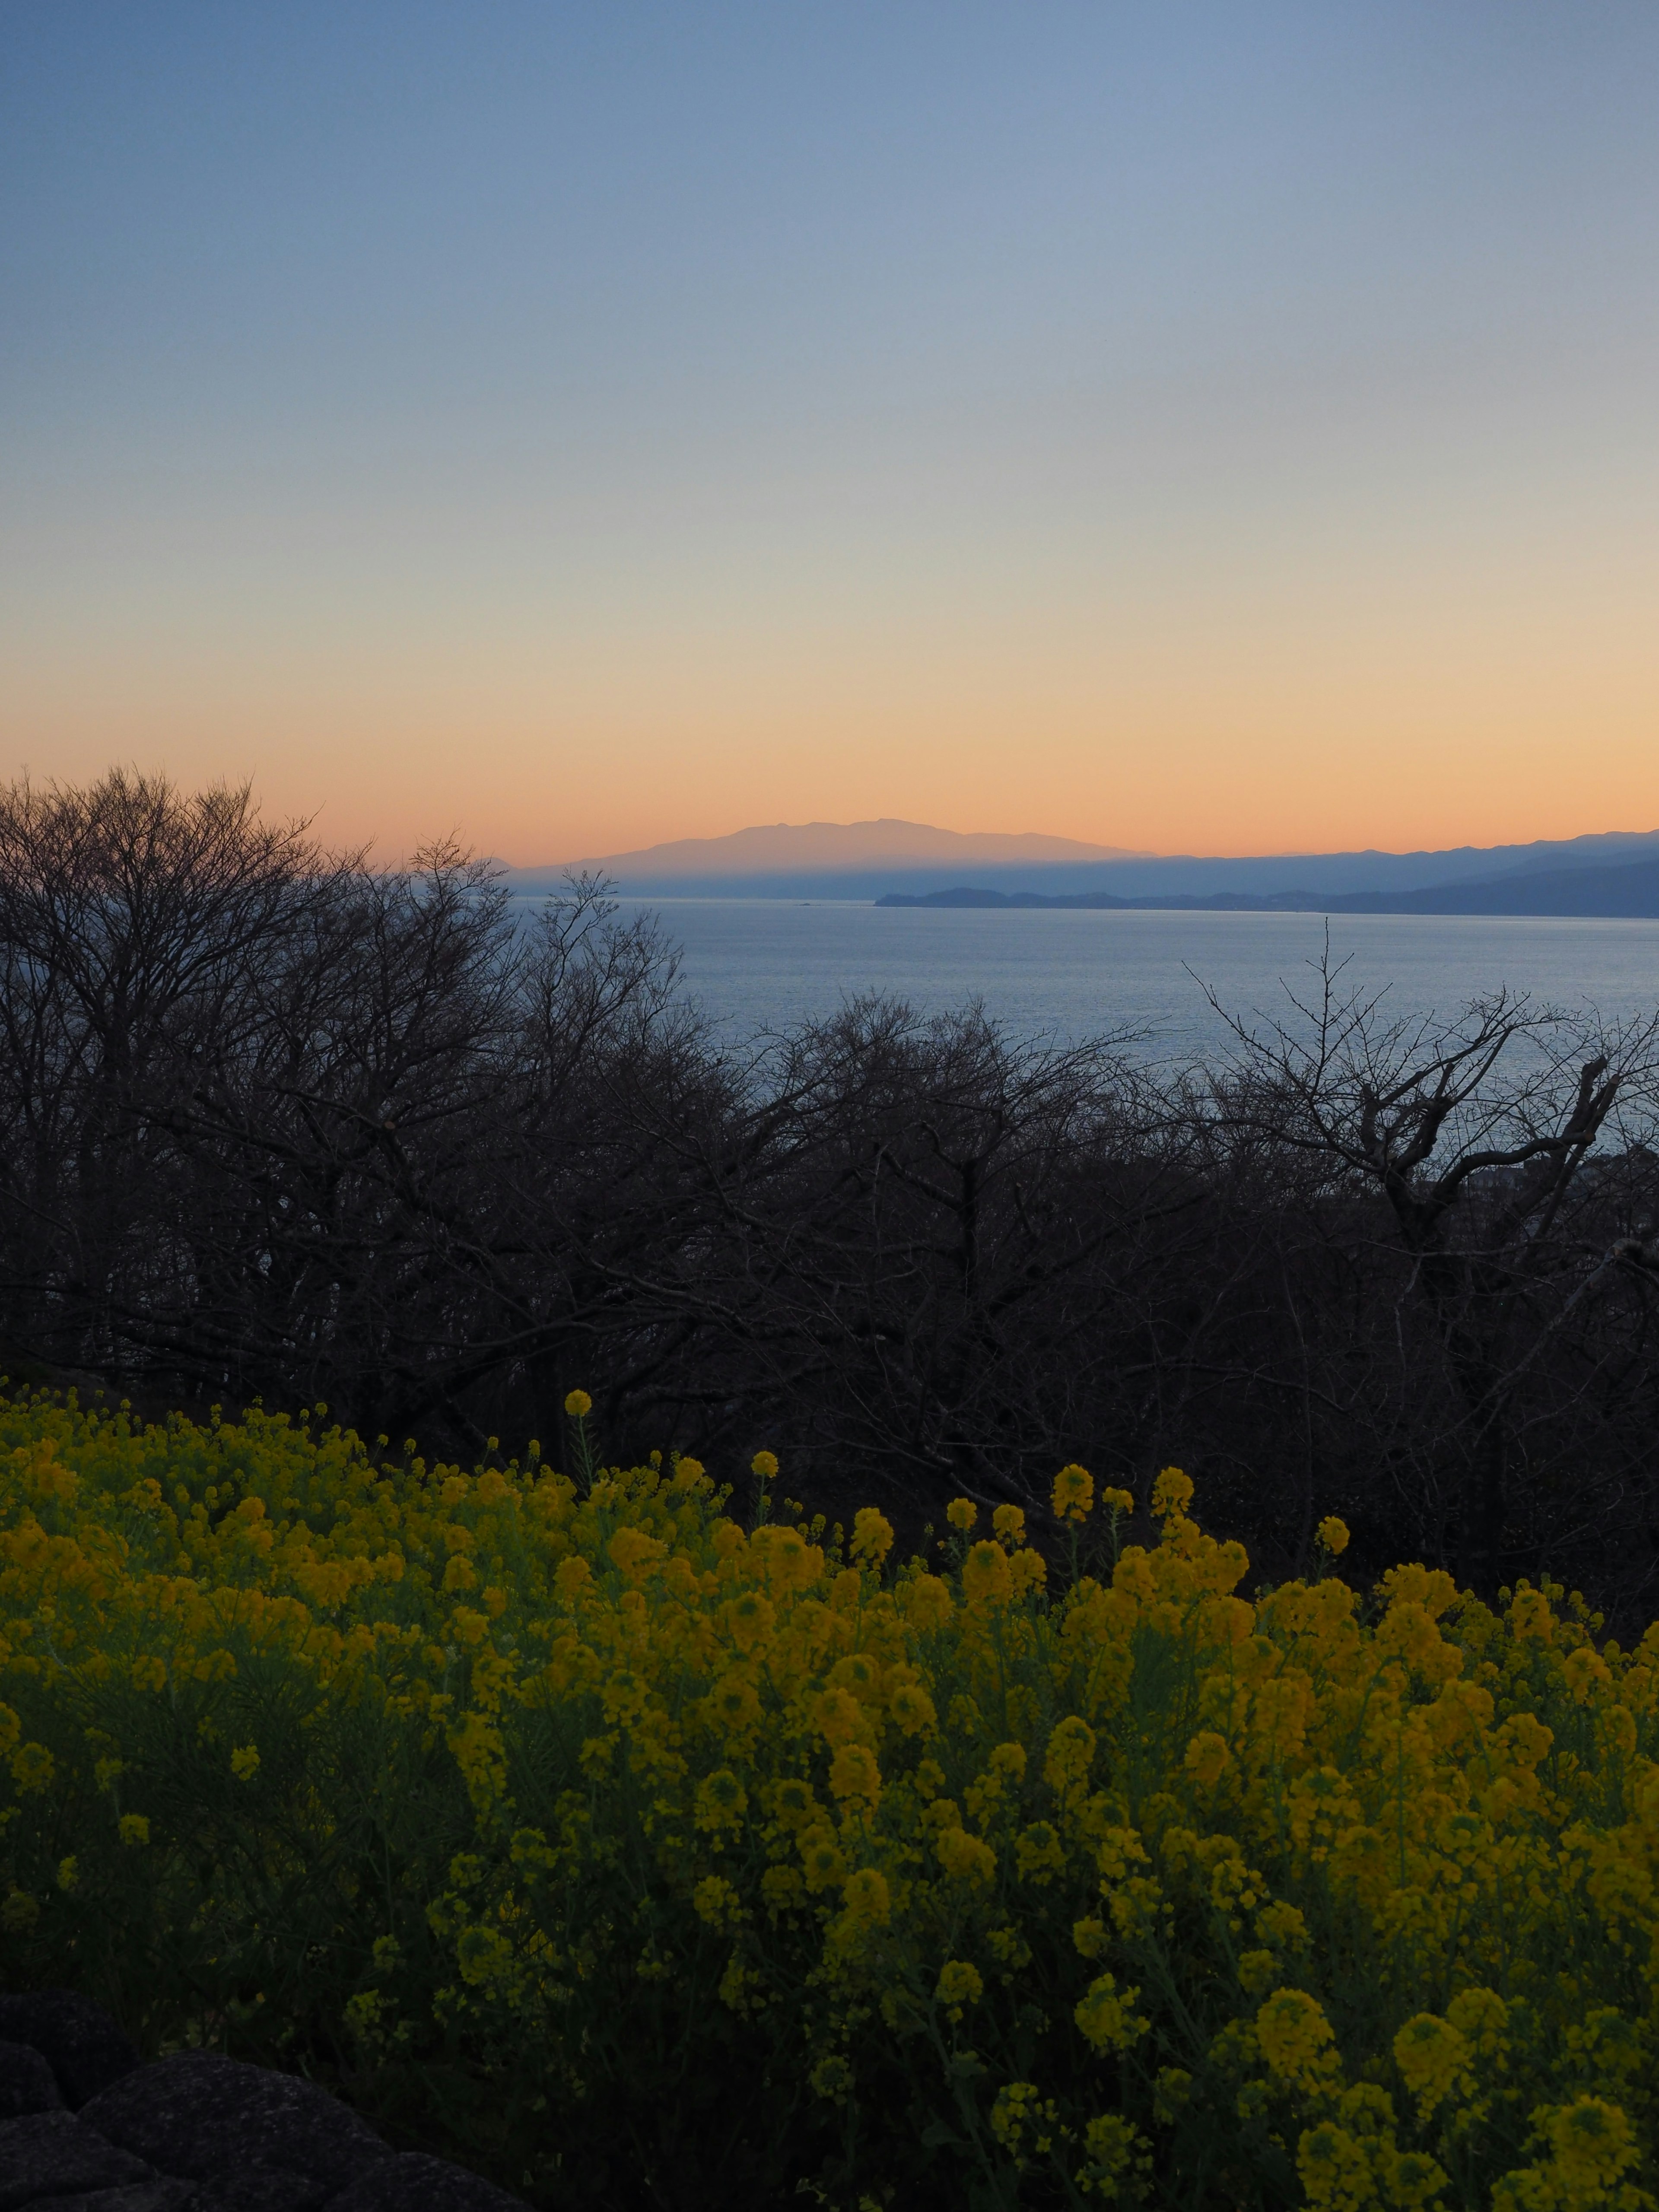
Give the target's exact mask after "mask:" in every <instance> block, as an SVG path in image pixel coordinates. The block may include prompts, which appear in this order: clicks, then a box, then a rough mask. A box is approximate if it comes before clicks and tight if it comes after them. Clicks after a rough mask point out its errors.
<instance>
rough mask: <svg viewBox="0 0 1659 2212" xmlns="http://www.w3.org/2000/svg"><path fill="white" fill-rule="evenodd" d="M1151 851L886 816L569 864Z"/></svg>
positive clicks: (1035, 857) (661, 871)
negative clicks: (936, 826) (947, 826)
mask: <svg viewBox="0 0 1659 2212" xmlns="http://www.w3.org/2000/svg"><path fill="white" fill-rule="evenodd" d="M1151 857H1152V856H1151V855H1150V854H1145V853H1139V852H1137V851H1135V850H1134V849H1133V848H1131V847H1129V846H1127V845H1089V844H1085V843H1083V842H1081V841H1080V840H1079V839H1078V838H1076V837H1045V836H1040V835H1038V834H1036V832H1030V833H1026V834H1024V835H1020V836H1008V835H1006V834H1004V833H1003V832H1001V831H998V830H960V829H934V828H933V826H932V825H931V824H930V823H926V822H901V821H897V820H896V819H894V818H893V817H890V816H883V817H881V819H879V820H878V821H874V822H799V823H795V822H774V823H769V824H767V825H766V826H764V827H763V828H757V829H734V830H732V832H731V834H730V835H729V836H725V837H678V838H675V839H674V840H673V841H672V842H670V843H668V844H665V845H647V846H646V847H644V848H642V849H641V851H639V852H637V853H606V854H600V855H599V856H598V857H596V858H593V859H590V860H581V861H575V862H572V863H570V864H569V865H571V866H578V867H588V868H599V869H602V870H603V871H604V872H605V874H607V875H615V876H628V875H633V874H643V875H650V876H745V875H757V876H760V875H778V874H783V873H789V872H793V871H794V870H796V869H811V870H813V871H815V872H817V871H822V870H823V869H825V868H831V869H840V868H863V867H868V866H870V865H871V864H872V862H875V863H877V864H878V865H885V866H892V865H893V864H894V863H901V864H902V863H903V862H905V861H913V862H914V861H920V862H922V863H924V864H926V865H927V866H932V867H937V866H939V865H940V863H942V862H943V863H945V864H946V865H951V864H956V863H960V862H962V861H964V860H983V861H991V862H994V863H998V864H1000V865H1002V866H1007V865H1009V864H1011V863H1012V864H1016V865H1017V864H1018V863H1019V862H1021V861H1026V862H1031V861H1035V862H1036V863H1037V864H1038V865H1039V866H1042V865H1045V864H1046V865H1048V866H1054V864H1055V863H1056V862H1060V861H1068V860H1069V861H1078V860H1146V859H1150V858H1151ZM518 872H519V873H520V874H523V873H527V872H530V871H526V870H520V871H518Z"/></svg>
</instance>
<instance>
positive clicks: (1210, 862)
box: [505, 817, 1659, 913]
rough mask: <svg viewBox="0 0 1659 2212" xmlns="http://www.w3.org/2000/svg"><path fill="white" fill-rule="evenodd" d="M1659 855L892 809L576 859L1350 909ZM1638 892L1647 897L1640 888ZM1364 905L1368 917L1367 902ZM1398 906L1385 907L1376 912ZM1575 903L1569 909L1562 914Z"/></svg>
mask: <svg viewBox="0 0 1659 2212" xmlns="http://www.w3.org/2000/svg"><path fill="white" fill-rule="evenodd" d="M1644 859H1647V860H1659V831H1655V830H1650V831H1644V832H1635V831H1628V830H1610V831H1606V832H1601V833H1598V834H1596V835H1594V836H1582V837H1570V838H1541V839H1539V840H1538V841H1537V842H1534V843H1533V844H1530V845H1490V846H1478V845H1463V846H1459V847H1457V848H1455V849H1454V850H1451V851H1443V852H1413V853H1384V852H1378V851H1376V850H1375V849H1372V850H1369V851H1364V852H1347V853H1302V854H1279V855H1277V856H1274V855H1273V854H1255V855H1251V856H1247V857H1237V858H1226V859H1218V858H1213V857H1212V858H1207V859H1206V858H1205V857H1203V856H1201V855H1197V854H1151V853H1139V854H1137V853H1131V852H1128V851H1127V850H1125V849H1124V848H1121V847H1117V846H1111V845H1091V844H1085V843H1084V842H1081V841H1080V840H1078V839H1076V838H1070V837H1049V836H1041V835H1038V834H1036V833H1030V834H1026V835H1022V836H1003V835H1000V834H997V833H994V832H980V833H977V834H969V833H964V832H962V831H959V830H953V829H936V828H934V827H933V826H932V825H931V824H929V823H922V822H902V821H896V820H893V819H891V818H889V817H884V818H883V819H881V820H879V821H873V822H806V823H773V824H771V825H770V826H769V827H764V828H754V829H738V830H735V831H733V832H732V835H731V836H726V837H682V838H678V839H677V840H675V841H673V842H670V843H667V844H663V845H652V846H647V847H646V848H644V849H643V850H642V851H640V852H636V853H611V854H598V855H595V856H594V857H592V859H588V860H579V861H573V862H570V863H568V864H567V866H568V867H572V868H585V869H588V870H591V871H592V872H595V873H597V874H599V875H603V876H605V877H608V878H610V879H611V882H612V883H613V884H615V885H616V887H617V890H621V891H623V892H627V893H629V894H632V895H635V896H646V897H661V898H774V899H801V898H808V899H821V898H827V899H855V900H860V901H869V900H876V899H879V898H881V897H882V896H884V894H904V895H907V896H912V897H915V896H932V895H933V894H935V893H943V892H951V893H956V892H958V891H961V890H963V889H964V887H970V886H971V887H976V888H979V889H982V890H985V891H986V892H987V894H990V895H991V896H989V897H988V898H987V903H991V904H994V903H995V902H996V900H997V898H998V897H1005V898H1006V897H1016V898H1021V899H1023V898H1024V896H1026V895H1027V894H1030V896H1032V897H1034V898H1037V899H1042V898H1045V897H1056V896H1086V899H1087V900H1088V902H1091V903H1097V904H1102V905H1112V904H1114V903H1116V902H1127V903H1131V904H1139V903H1143V902H1144V903H1149V904H1152V905H1154V906H1169V905H1176V906H1182V905H1188V904H1192V903H1194V902H1201V903H1211V902H1213V903H1215V904H1217V905H1219V906H1225V905H1228V904H1241V905H1243V906H1247V907H1248V906H1254V905H1266V906H1268V907H1272V906H1275V905H1288V906H1289V907H1290V908H1316V909H1319V910H1322V911H1323V910H1329V911H1333V912H1340V911H1342V910H1343V908H1344V903H1345V902H1368V901H1372V900H1383V901H1394V900H1401V899H1407V898H1409V897H1411V896H1415V895H1417V894H1419V893H1431V894H1433V895H1434V897H1435V898H1436V899H1437V900H1440V899H1443V898H1450V897H1453V896H1459V897H1462V896H1468V898H1470V899H1473V898H1474V896H1475V893H1476V887H1477V886H1480V885H1482V884H1493V883H1497V882H1500V881H1503V882H1509V881H1510V879H1512V878H1516V877H1517V876H1522V875H1525V876H1528V877H1530V878H1540V877H1542V876H1546V875H1551V876H1553V875H1564V876H1565V875H1572V876H1577V875H1578V874H1580V873H1583V874H1585V875H1592V874H1594V875H1599V874H1601V872H1602V871H1604V870H1607V869H1616V868H1618V867H1620V866H1635V865H1637V864H1638V863H1639V862H1640V861H1642V860H1644ZM567 866H544V867H536V868H509V869H507V871H506V872H505V874H506V879H507V884H508V885H509V887H510V888H511V889H512V890H514V891H517V892H519V893H521V894H523V895H524V896H531V897H533V896H539V895H541V894H543V893H545V892H548V891H552V890H556V889H557V888H558V886H559V884H560V883H561V882H562V879H563V877H564V875H565V873H566V872H567ZM1604 895H1605V896H1607V897H1611V896H1613V890H1612V889H1611V887H1606V888H1605V890H1604V892H1602V893H1592V892H1590V891H1589V890H1588V889H1587V888H1585V887H1578V886H1575V885H1571V884H1569V885H1567V886H1565V888H1558V889H1557V890H1551V889H1550V888H1549V887H1548V886H1539V885H1537V884H1534V890H1533V891H1532V892H1531V893H1530V894H1529V895H1528V896H1530V897H1533V898H1535V899H1540V900H1541V899H1546V898H1548V897H1551V896H1561V897H1565V898H1566V899H1567V900H1568V901H1569V902H1570V903H1571V910H1572V911H1575V912H1577V911H1582V912H1589V913H1599V912H1601V910H1602V909H1601V907H1600V906H1598V905H1595V904H1594V903H1592V904H1591V905H1589V906H1585V905H1584V904H1583V900H1584V899H1585V898H1586V897H1591V898H1592V899H1593V898H1595V897H1600V896H1604ZM1631 895H1632V896H1639V894H1636V893H1632V894H1631ZM1351 910H1352V911H1356V912H1363V911H1365V910H1366V908H1365V907H1364V905H1363V904H1359V905H1355V906H1353V907H1352V909H1351ZM1390 910H1391V909H1390V908H1389V906H1388V905H1386V904H1384V905H1382V906H1374V907H1371V908H1370V911H1373V912H1383V913H1387V912H1389V911H1390ZM1393 910H1395V911H1398V912H1401V913H1411V912H1413V911H1416V912H1425V913H1426V912H1431V911H1434V912H1448V913H1486V912H1491V913H1516V912H1522V911H1527V912H1534V911H1553V910H1554V909H1551V908H1541V907H1536V906H1532V905H1528V906H1527V907H1525V908H1522V907H1517V906H1516V905H1514V904H1512V903H1511V902H1510V896H1509V894H1508V893H1507V892H1505V893H1504V896H1503V899H1502V902H1501V903H1499V904H1498V905H1495V906H1492V907H1485V906H1481V905H1478V904H1470V905H1467V906H1444V905H1438V904H1437V905H1436V906H1434V907H1432V908H1430V907H1418V908H1413V907H1412V906H1410V905H1402V906H1399V907H1397V908H1394V909H1393ZM1562 910H1563V911H1565V910H1567V909H1565V908H1564V909H1562Z"/></svg>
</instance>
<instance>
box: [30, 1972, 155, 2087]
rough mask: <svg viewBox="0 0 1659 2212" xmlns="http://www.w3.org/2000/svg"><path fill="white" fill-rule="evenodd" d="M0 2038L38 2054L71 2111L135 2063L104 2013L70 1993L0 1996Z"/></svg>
mask: <svg viewBox="0 0 1659 2212" xmlns="http://www.w3.org/2000/svg"><path fill="white" fill-rule="evenodd" d="M0 2037H3V2038H4V2039H5V2040H6V2041H7V2042H9V2043H27V2044H29V2045H32V2046H33V2049H34V2050H36V2051H39V2052H40V2055H41V2057H43V2058H44V2059H45V2060H46V2063H47V2064H48V2065H49V2066H50V2067H51V2068H52V2072H53V2073H54V2074H55V2075H57V2076H58V2087H59V2088H60V2089H61V2090H62V2091H63V2093H64V2101H65V2102H66V2103H67V2104H70V2105H71V2106H81V2105H84V2104H85V2103H86V2101H87V2099H88V2097H95V2096H96V2095H97V2094H98V2092H99V2091H100V2089H104V2088H107V2087H108V2086H109V2084H110V2083H111V2082H112V2081H118V2080H119V2078H120V2076H121V2075H123V2074H130V2073H131V2071H132V2069H133V2068H134V2067H135V2066H136V2065H137V2063H138V2053H137V2051H135V2050H134V2049H133V2047H132V2045H131V2043H129V2042H128V2040H127V2039H126V2037H125V2035H123V2034H122V2033H121V2031H120V2029H119V2028H118V2027H117V2026H116V2025H115V2022H114V2021H112V2019H111V2018H110V2016H109V2015H108V2014H107V2013H106V2011H105V2010H104V2008H103V2007H102V2006H101V2005H95V2004H94V2002H92V1999H91V1998H90V1997H83V1996H79V1995H78V1994H77V1993H76V1991H75V1990H33V1991H32V1992H31V1993H30V1994H28V1995H27V1996H0Z"/></svg>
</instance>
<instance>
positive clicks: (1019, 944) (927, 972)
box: [622, 899, 1659, 1059]
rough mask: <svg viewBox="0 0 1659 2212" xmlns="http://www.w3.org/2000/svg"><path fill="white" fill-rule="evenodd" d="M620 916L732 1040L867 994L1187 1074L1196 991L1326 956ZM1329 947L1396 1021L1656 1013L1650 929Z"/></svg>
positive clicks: (1195, 1027)
mask: <svg viewBox="0 0 1659 2212" xmlns="http://www.w3.org/2000/svg"><path fill="white" fill-rule="evenodd" d="M622 907H623V912H624V914H633V913H635V912H639V911H641V910H651V911H654V912H655V913H656V914H658V915H660V917H661V919H662V921H663V923H664V925H665V927H666V929H667V931H668V933H670V935H671V937H673V938H674V939H677V940H678V943H679V944H680V945H681V946H682V948H683V951H684V967H683V973H684V979H685V982H686V985H687V987H688V988H689V990H690V994H691V995H692V996H693V998H695V999H696V1000H697V1002H698V1003H699V1005H700V1006H702V1009H703V1011H704V1012H706V1013H707V1015H708V1017H709V1018H710V1019H711V1020H712V1021H713V1023H714V1025H715V1026H716V1028H717V1029H718V1030H720V1033H721V1034H722V1035H723V1036H726V1037H728V1038H730V1039H731V1040H732V1041H733V1042H737V1041H739V1040H741V1039H742V1038H744V1037H746V1036H753V1035H755V1034H756V1033H757V1032H761V1031H764V1030H776V1029H781V1028H786V1027H787V1026H789V1025H790V1024H793V1023H795V1022H799V1021H801V1020H803V1019H806V1018H811V1017H813V1016H816V1015H822V1014H826V1013H829V1012H833V1011H834V1010H835V1008H836V1006H838V1005H839V1004H840V1003H841V1002H842V1000H844V999H848V998H852V997H854V996H856V995H858V994H860V993H864V992H881V993H884V994H890V995H892V996H895V997H900V998H903V999H906V1000H908V1001H909V1002H910V1004H911V1005H913V1006H915V1007H916V1008H917V1009H918V1010H921V1011H925V1012H942V1011H945V1010H946V1009H949V1008H952V1007H957V1006H963V1004H964V1003H965V1002H966V1001H968V1000H971V999H975V998H977V999H979V1000H982V1001H983V1003H984V1006H985V1008H986V1011H987V1012H988V1013H989V1014H991V1015H992V1016H993V1017H994V1018H996V1019H997V1020H998V1021H1000V1022H1001V1023H1003V1024H1006V1026H1007V1027H1008V1028H1009V1029H1010V1030H1012V1031H1013V1032H1014V1033H1015V1034H1016V1035H1018V1036H1023V1037H1032V1038H1035V1037H1042V1036H1048V1037H1053V1038H1054V1039H1055V1040H1057V1041H1073V1040H1076V1039H1079V1038H1083V1037H1088V1036H1099V1035H1101V1034H1103V1033H1104V1032H1107V1031H1111V1030H1135V1031H1138V1032H1141V1033H1143V1036H1144V1042H1142V1043H1141V1044H1140V1046H1139V1050H1140V1051H1142V1052H1144V1053H1146V1054H1149V1055H1151V1056H1152V1057H1156V1058H1159V1059H1163V1058H1166V1057H1167V1058H1170V1059H1185V1058H1187V1057H1188V1056H1197V1055H1200V1054H1204V1053H1206V1051H1207V1050H1209V1049H1210V1048H1212V1047H1213V1046H1214V1045H1215V1044H1216V1043H1217V1042H1219V1040H1220V1037H1221V1034H1222V1031H1221V1025H1220V1024H1219V1022H1218V1018H1217V1017H1216V1016H1215V1014H1214V1013H1213V1012H1212V1011H1211V1009H1210V1007H1209V1006H1207V1004H1206V1001H1205V997H1204V993H1203V990H1202V989H1201V987H1200V981H1201V982H1202V983H1208V984H1210V985H1211V986H1212V987H1213V988H1214V989H1215V991H1216V993H1217V994H1218V997H1219V998H1220V1000H1222V1002H1223V1004H1224V1005H1225V1006H1229V1007H1232V1008H1235V1009H1237V1010H1238V1011H1239V1012H1243V1013H1249V1012H1252V1011H1260V1012H1264V1013H1267V1014H1270V1015H1276V1014H1286V1013H1288V1012H1289V1011H1290V1008H1289V1002H1288V1000H1287V998H1286V989H1287V987H1288V988H1291V989H1295V990H1297V991H1299V992H1300V991H1303V990H1305V988H1306V987H1308V986H1309V985H1310V983H1311V981H1312V977H1311V975H1310V969H1309V963H1310V961H1317V959H1318V958H1319V957H1320V954H1321V952H1322V950H1323V946H1324V941H1325V924H1324V921H1323V919H1322V917H1321V916H1320V915H1304V914H1295V915H1277V914H1274V915H1266V914H1222V915H1217V914H1143V913H1129V914H1114V913H1109V912H1108V913H1093V914H1091V913H1063V912H1062V913H1042V912H1040V911H1039V912H1035V913H1034V912H1030V911H1025V912H1021V911H1018V910H1016V911H1014V912H1012V913H1008V912H1003V913H989V914H987V913H984V912H977V913H976V912H975V911H973V910H971V909H969V910H967V911H957V912H948V911H947V912H939V911H937V910H935V911H933V912H928V911H927V910H926V909H921V910H918V909H917V908H902V907H898V908H895V907H873V906H852V905H845V904H836V903H829V902H825V903H820V904H811V905H808V904H805V903H802V904H799V905H793V904H788V903H786V902H783V901H781V900H772V899H625V900H623V902H622ZM1330 932H1331V945H1332V950H1333V952H1334V954H1335V955H1336V956H1337V957H1339V958H1341V957H1346V958H1347V959H1348V960H1349V963H1350V964H1349V967H1348V969H1347V975H1348V977H1349V978H1350V979H1351V980H1352V981H1353V982H1355V983H1357V984H1359V985H1363V986H1364V987H1365V988H1367V989H1368V990H1369V989H1374V988H1378V987H1384V986H1386V987H1388V989H1389V1003H1390V1004H1391V1005H1393V1006H1396V1007H1398V1009H1399V1010H1400V1012H1402V1013H1407V1012H1409V1013H1419V1012H1430V1011H1433V1012H1438V1013H1441V1014H1451V1013H1454V1012H1456V1011H1457V1009H1458V1008H1459V1007H1460V1006H1462V1004H1463V1003H1464V1002H1465V1001H1466V1000H1468V999H1469V998H1470V997H1472V996H1474V994H1476V993H1478V992H1486V991H1490V990H1493V989H1496V988H1497V987H1498V985H1499V984H1504V983H1507V984H1508V985H1510V987H1511V988H1513V989H1515V990H1518V991H1525V992H1529V993H1530V994H1532V996H1533V998H1534V1000H1536V1001H1545V1002H1551V1003H1553V1004H1557V1005H1560V1006H1567V1007H1572V1008H1577V1007H1580V1006H1594V1007H1595V1008H1597V1009H1599V1011H1600V1012H1601V1014H1602V1015H1603V1017H1605V1018H1610V1019H1614V1018H1628V1017H1630V1016H1632V1015H1641V1014H1644V1013H1651V1012H1653V1011H1654V1008H1655V1006H1656V1004H1659V921H1547V920H1536V919H1532V918H1529V917H1510V916H1502V917H1496V918H1489V917H1486V916H1480V917H1464V916H1462V915H1456V916H1451V915H1338V916H1335V917H1334V918H1333V920H1332V921H1331V924H1330ZM1189 969H1190V970H1191V971H1192V973H1190V974H1189V973H1188V970H1189ZM1195 977H1196V978H1197V979H1200V980H1194V978H1195Z"/></svg>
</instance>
